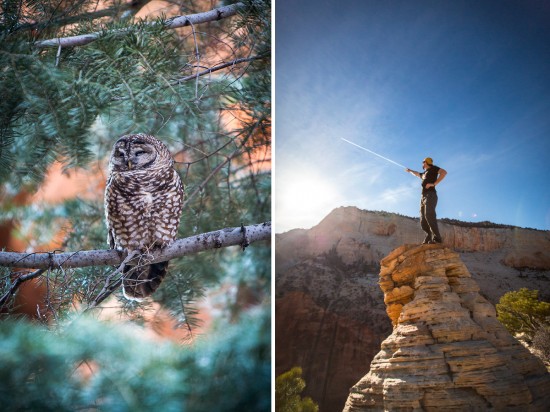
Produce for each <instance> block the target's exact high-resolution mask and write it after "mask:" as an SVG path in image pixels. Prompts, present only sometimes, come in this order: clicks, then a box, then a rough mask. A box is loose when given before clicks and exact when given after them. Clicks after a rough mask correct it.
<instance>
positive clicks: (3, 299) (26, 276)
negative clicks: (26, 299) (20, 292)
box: [0, 269, 46, 308]
mask: <svg viewBox="0 0 550 412" xmlns="http://www.w3.org/2000/svg"><path fill="white" fill-rule="evenodd" d="M45 271H46V269H38V270H36V271H34V272H30V273H26V274H24V275H21V276H18V277H17V278H15V280H14V281H13V284H12V285H11V287H10V290H8V291H7V292H6V293H4V295H3V296H2V297H0V308H1V307H3V306H4V304H5V303H6V301H7V300H8V299H9V298H10V297H11V296H13V295H14V294H15V292H17V289H19V286H21V285H22V284H23V282H26V281H27V280H31V279H34V278H37V277H38V276H40V275H41V274H42V273H44V272H45Z"/></svg>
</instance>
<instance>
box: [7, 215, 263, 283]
mask: <svg viewBox="0 0 550 412" xmlns="http://www.w3.org/2000/svg"><path fill="white" fill-rule="evenodd" d="M243 228H244V233H243ZM269 239H271V222H264V223H259V224H256V225H250V226H240V227H231V228H225V229H221V230H216V231H213V232H208V233H203V234H200V235H196V236H191V237H187V238H184V239H178V240H176V241H174V242H173V243H172V244H171V245H170V246H168V247H166V248H165V249H163V250H161V251H157V252H153V253H151V255H150V256H148V258H149V257H151V259H148V263H156V262H162V261H166V260H170V259H175V258H178V257H182V256H186V255H191V254H195V253H198V252H202V251H205V250H209V249H216V248H222V247H228V246H236V245H239V246H241V247H243V246H244V247H245V246H246V245H247V243H252V242H257V241H260V240H269ZM127 255H128V253H127V252H120V251H117V250H114V249H109V250H85V251H79V252H67V253H17V252H0V266H7V267H17V268H33V269H55V268H78V267H87V266H108V265H120V264H121V263H122V262H123V261H124V259H125V258H126V257H127ZM37 276H38V275H37Z"/></svg>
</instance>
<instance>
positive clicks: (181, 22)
mask: <svg viewBox="0 0 550 412" xmlns="http://www.w3.org/2000/svg"><path fill="white" fill-rule="evenodd" d="M243 7H244V4H243V3H235V4H230V5H229V6H223V7H218V8H217V9H212V10H210V11H206V12H203V13H195V14H189V15H187V16H177V17H174V18H171V19H168V20H166V21H165V22H162V23H160V24H163V25H164V26H165V27H166V28H168V29H176V28H178V27H185V26H190V25H193V24H200V23H206V22H209V21H216V20H221V19H224V18H226V17H230V16H234V15H235V14H237V11H238V10H239V9H241V8H243ZM149 24H150V25H151V26H154V25H158V24H159V23H157V22H152V23H149ZM125 32H126V30H118V31H116V33H120V34H123V33H125ZM102 34H104V32H94V33H89V34H81V35H79V36H70V37H58V38H55V39H48V40H40V41H37V42H35V43H34V46H35V47H37V48H47V47H75V46H84V45H86V44H88V43H91V42H93V41H95V40H97V39H98V38H99V37H100V36H101V35H102Z"/></svg>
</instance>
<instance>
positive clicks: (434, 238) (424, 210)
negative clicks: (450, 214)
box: [420, 190, 442, 243]
mask: <svg viewBox="0 0 550 412" xmlns="http://www.w3.org/2000/svg"><path fill="white" fill-rule="evenodd" d="M436 206H437V192H436V191H435V190H434V191H431V192H427V193H426V194H423V195H422V198H421V199H420V226H422V230H423V231H424V232H425V233H426V237H425V238H424V243H428V242H437V243H441V241H442V239H441V235H440V234H439V228H438V227H437V217H436V214H435V207H436Z"/></svg>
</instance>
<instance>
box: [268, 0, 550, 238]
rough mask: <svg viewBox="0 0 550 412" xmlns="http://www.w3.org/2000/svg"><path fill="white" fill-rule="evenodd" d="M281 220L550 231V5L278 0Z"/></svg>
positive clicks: (282, 226)
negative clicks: (380, 214)
mask: <svg viewBox="0 0 550 412" xmlns="http://www.w3.org/2000/svg"><path fill="white" fill-rule="evenodd" d="M275 39H276V41H275V225H276V232H277V233H280V232H283V231H287V230H290V229H293V228H309V227H311V226H314V225H315V224H317V223H318V222H319V221H320V220H321V219H322V218H323V217H324V216H326V215H327V214H328V213H329V212H330V211H331V210H332V209H334V208H336V207H339V206H357V207H359V208H361V209H368V210H384V211H389V212H396V213H401V214H404V215H407V216H417V215H418V209H419V200H420V180H419V179H418V178H416V177H414V176H412V175H410V174H407V173H405V172H404V171H403V169H401V168H399V167H398V166H396V165H394V164H392V163H389V162H386V161H384V160H382V159H380V158H377V157H376V156H373V155H371V154H369V153H367V152H365V151H363V150H360V149H358V148H357V147H354V146H352V145H350V144H348V143H346V142H344V141H343V140H342V138H345V139H347V140H350V141H352V142H355V143H356V144H358V145H361V146H363V147H366V148H368V149H370V150H373V151H375V152H377V153H380V154H381V155H383V156H385V157H387V158H390V159H392V160H394V161H396V162H398V163H400V164H403V165H405V166H407V167H409V168H411V169H414V170H417V171H421V162H422V159H423V158H424V157H426V156H430V157H432V158H433V159H434V162H435V164H436V165H438V166H440V167H442V168H444V169H445V170H447V172H448V175H447V177H446V179H445V180H444V181H443V182H442V183H441V184H440V185H439V186H438V194H439V204H438V207H437V213H438V217H440V218H441V217H447V218H452V219H460V220H464V221H471V222H477V221H485V220H488V221H491V222H494V223H502V224H510V225H516V226H520V227H531V228H537V229H544V230H550V182H549V181H548V180H549V177H550V3H549V2H547V1H546V2H545V1H542V0H540V1H532V0H521V1H520V0H518V1H506V0H494V1H474V0H472V1H459V0H456V1H451V0H440V1H423V0H422V1H421V0H415V1H413V0H409V1H394V0H387V1H382V0H376V1H374V0H363V1H351V0H338V1H319V0H315V1H314V0H301V1H291V0H277V1H276V3H275Z"/></svg>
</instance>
